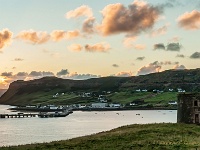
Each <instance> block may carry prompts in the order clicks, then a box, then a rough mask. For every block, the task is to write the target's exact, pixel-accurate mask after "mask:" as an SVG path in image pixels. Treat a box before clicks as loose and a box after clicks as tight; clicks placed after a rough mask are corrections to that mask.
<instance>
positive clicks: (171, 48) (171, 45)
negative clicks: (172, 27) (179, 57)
mask: <svg viewBox="0 0 200 150" xmlns="http://www.w3.org/2000/svg"><path fill="white" fill-rule="evenodd" d="M166 47H167V50H168V51H180V49H181V45H180V44H179V43H169V44H167V46H166Z"/></svg>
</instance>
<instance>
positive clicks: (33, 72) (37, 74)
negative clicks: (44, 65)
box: [29, 71, 42, 77]
mask: <svg viewBox="0 0 200 150" xmlns="http://www.w3.org/2000/svg"><path fill="white" fill-rule="evenodd" d="M29 76H31V77H35V76H37V77H38V76H42V72H41V71H39V72H37V71H32V72H31V73H30V74H29Z"/></svg>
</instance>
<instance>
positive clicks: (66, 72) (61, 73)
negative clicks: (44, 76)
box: [56, 69, 69, 76]
mask: <svg viewBox="0 0 200 150" xmlns="http://www.w3.org/2000/svg"><path fill="white" fill-rule="evenodd" d="M67 74H69V72H68V70H67V69H62V70H61V71H59V72H57V74H56V75H57V76H65V75H67Z"/></svg>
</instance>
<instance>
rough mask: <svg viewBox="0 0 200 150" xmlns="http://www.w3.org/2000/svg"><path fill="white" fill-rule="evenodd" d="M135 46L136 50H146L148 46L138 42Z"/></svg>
mask: <svg viewBox="0 0 200 150" xmlns="http://www.w3.org/2000/svg"><path fill="white" fill-rule="evenodd" d="M133 47H134V49H136V50H144V49H145V48H146V46H145V45H143V44H136V45H134V46H133Z"/></svg>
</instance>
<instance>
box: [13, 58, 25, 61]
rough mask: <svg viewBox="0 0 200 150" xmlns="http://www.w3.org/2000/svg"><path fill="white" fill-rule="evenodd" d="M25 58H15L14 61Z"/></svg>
mask: <svg viewBox="0 0 200 150" xmlns="http://www.w3.org/2000/svg"><path fill="white" fill-rule="evenodd" d="M23 60H24V59H22V58H15V59H14V61H23Z"/></svg>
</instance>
